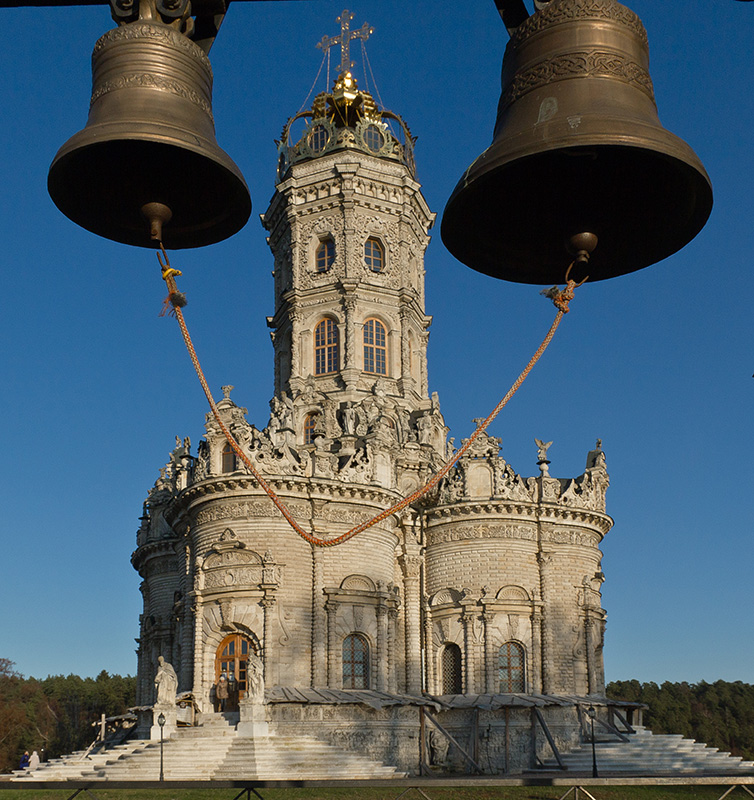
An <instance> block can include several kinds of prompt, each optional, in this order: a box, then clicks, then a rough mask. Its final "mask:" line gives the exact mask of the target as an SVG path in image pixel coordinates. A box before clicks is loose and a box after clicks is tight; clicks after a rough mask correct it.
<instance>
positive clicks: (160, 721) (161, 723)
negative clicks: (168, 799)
mask: <svg viewBox="0 0 754 800" xmlns="http://www.w3.org/2000/svg"><path fill="white" fill-rule="evenodd" d="M157 724H158V725H159V726H160V780H161V781H164V780H165V773H164V772H163V769H162V766H163V761H162V743H163V739H162V731H163V729H164V728H165V715H164V714H163V713H162V711H160V716H159V717H157Z"/></svg>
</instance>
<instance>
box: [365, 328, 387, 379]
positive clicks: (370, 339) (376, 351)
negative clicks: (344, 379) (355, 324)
mask: <svg viewBox="0 0 754 800" xmlns="http://www.w3.org/2000/svg"><path fill="white" fill-rule="evenodd" d="M364 372H371V373H373V374H374V375H387V335H386V333H385V326H384V325H383V324H382V323H381V322H380V321H379V320H378V319H368V320H367V321H366V322H365V323H364Z"/></svg>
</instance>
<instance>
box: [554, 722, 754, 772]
mask: <svg viewBox="0 0 754 800" xmlns="http://www.w3.org/2000/svg"><path fill="white" fill-rule="evenodd" d="M595 753H596V760H597V768H598V770H599V771H600V773H605V774H610V773H621V774H634V775H647V774H653V773H656V774H659V773H675V772H682V773H684V774H689V773H691V774H693V773H697V774H718V775H719V774H747V773H751V772H752V769H754V763H753V762H750V761H744V760H743V759H742V758H741V757H740V756H732V755H731V754H730V753H726V752H722V751H720V750H719V749H718V748H716V747H709V746H707V745H706V744H704V743H702V742H696V741H694V740H693V739H685V738H684V737H683V736H681V735H680V734H653V733H652V732H651V731H649V730H646V729H645V728H643V727H637V729H636V733H634V734H629V740H628V741H627V742H624V741H620V740H618V739H617V738H616V739H614V740H613V741H612V742H596V743H595ZM561 758H562V761H563V763H564V764H565V765H566V767H567V769H568V770H569V771H572V772H589V771H591V769H592V746H591V743H589V742H587V743H584V744H582V745H580V746H579V747H578V748H576V749H575V750H572V751H571V752H569V753H564V754H562V756H561ZM557 768H558V765H557V762H556V761H555V759H554V758H553V759H549V760H548V761H546V762H545V766H544V769H546V770H551V769H552V770H555V769H557Z"/></svg>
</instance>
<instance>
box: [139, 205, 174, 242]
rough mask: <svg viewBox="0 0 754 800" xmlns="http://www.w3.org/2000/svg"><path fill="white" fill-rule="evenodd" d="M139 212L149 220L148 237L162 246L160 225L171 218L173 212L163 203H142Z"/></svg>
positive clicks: (165, 223) (166, 222)
mask: <svg viewBox="0 0 754 800" xmlns="http://www.w3.org/2000/svg"><path fill="white" fill-rule="evenodd" d="M141 213H142V214H143V215H144V216H145V217H146V219H147V221H148V222H149V238H150V239H151V240H152V241H153V242H159V243H160V246H162V226H163V225H167V224H168V222H170V220H171V219H172V218H173V212H172V211H171V210H170V208H169V207H168V206H166V205H165V204H164V203H144V205H143V206H142V207H141Z"/></svg>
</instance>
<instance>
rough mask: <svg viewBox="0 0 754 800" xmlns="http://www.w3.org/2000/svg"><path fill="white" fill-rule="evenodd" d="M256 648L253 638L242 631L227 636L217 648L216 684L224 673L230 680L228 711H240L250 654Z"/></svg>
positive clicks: (245, 686) (226, 708)
mask: <svg viewBox="0 0 754 800" xmlns="http://www.w3.org/2000/svg"><path fill="white" fill-rule="evenodd" d="M255 649H256V648H255V647H254V644H253V643H252V641H251V639H249V638H248V637H246V636H242V635H241V634H240V633H232V634H231V635H230V636H226V637H225V638H224V639H223V640H222V642H220V645H219V647H218V648H217V653H216V655H215V686H217V682H218V681H219V680H220V677H221V676H223V675H224V676H225V678H226V679H227V680H228V684H229V687H230V691H229V693H228V699H227V701H226V703H225V710H226V711H238V701H239V700H241V699H243V697H244V695H245V694H246V688H247V683H246V681H247V667H248V663H249V655H250V654H251V653H253V652H255ZM216 707H217V704H216Z"/></svg>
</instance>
